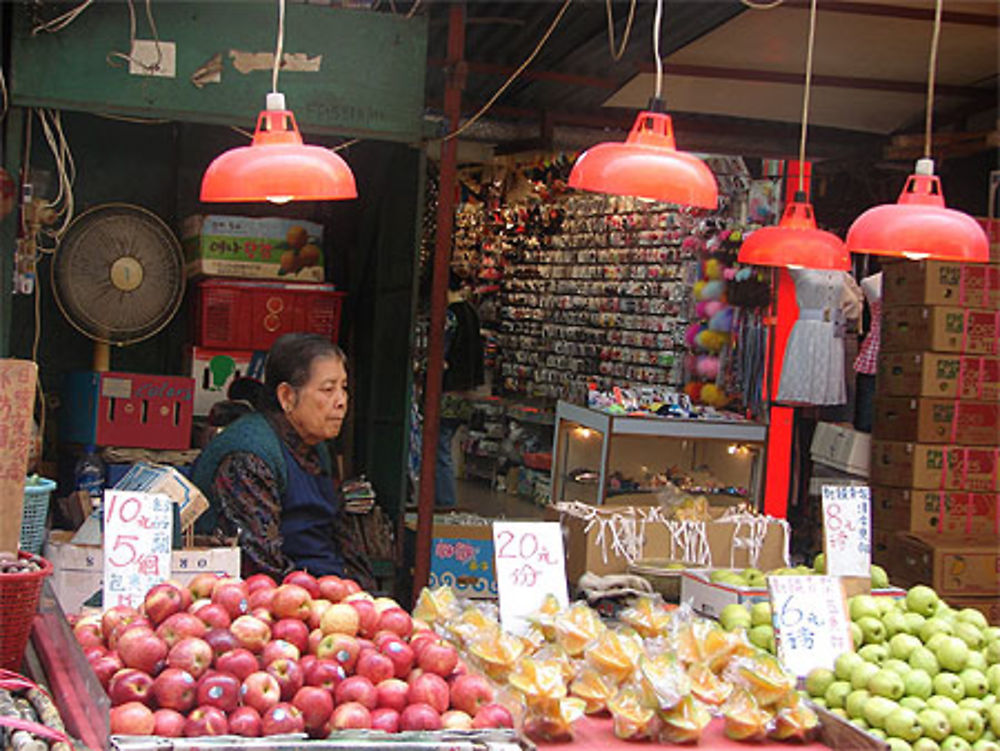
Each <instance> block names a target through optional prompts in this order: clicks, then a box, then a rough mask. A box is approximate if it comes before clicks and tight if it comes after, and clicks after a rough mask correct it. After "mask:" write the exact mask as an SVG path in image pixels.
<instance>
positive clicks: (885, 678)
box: [868, 668, 905, 701]
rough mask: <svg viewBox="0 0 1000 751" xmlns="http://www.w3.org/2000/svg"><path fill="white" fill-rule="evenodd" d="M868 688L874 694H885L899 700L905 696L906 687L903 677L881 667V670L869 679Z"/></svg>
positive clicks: (888, 697)
mask: <svg viewBox="0 0 1000 751" xmlns="http://www.w3.org/2000/svg"><path fill="white" fill-rule="evenodd" d="M868 690H869V691H871V693H872V694H873V695H874V696H884V697H885V698H887V699H892V700H893V701H898V700H899V699H901V698H903V693H904V690H905V689H904V686H903V679H902V678H900V677H899V675H898V674H897V673H894V672H892V671H891V670H886V669H885V668H879V671H878V672H877V673H875V675H873V676H872V677H871V679H870V680H869V681H868Z"/></svg>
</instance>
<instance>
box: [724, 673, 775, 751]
mask: <svg viewBox="0 0 1000 751" xmlns="http://www.w3.org/2000/svg"><path fill="white" fill-rule="evenodd" d="M722 716H723V717H725V722H726V725H725V733H726V736H727V737H729V738H732V739H733V740H734V741H762V740H764V738H766V737H767V727H768V722H770V720H771V713H770V712H767V711H766V710H763V709H761V708H760V707H759V706H758V705H757V700H756V699H754V698H753V696H752V695H751V694H750V692H749V691H747V690H746V689H745V688H743V687H742V686H738V687H736V689H734V690H733V693H732V694H731V695H730V697H729V700H728V701H727V702H726V704H725V706H724V707H723V708H722Z"/></svg>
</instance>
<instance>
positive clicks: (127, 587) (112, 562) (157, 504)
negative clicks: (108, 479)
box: [104, 490, 174, 609]
mask: <svg viewBox="0 0 1000 751" xmlns="http://www.w3.org/2000/svg"><path fill="white" fill-rule="evenodd" d="M172 505H173V503H172V501H171V500H170V497H169V496H166V495H163V494H161V493H137V492H135V491H132V490H107V491H105V493H104V608H105V609H107V608H110V607H111V606H112V605H131V606H132V607H138V606H139V605H141V604H142V600H143V597H145V595H146V592H147V591H149V589H150V587H152V586H153V585H154V584H159V583H160V582H162V581H165V580H167V579H169V578H170V541H171V539H172V538H173V523H174V517H173V509H172Z"/></svg>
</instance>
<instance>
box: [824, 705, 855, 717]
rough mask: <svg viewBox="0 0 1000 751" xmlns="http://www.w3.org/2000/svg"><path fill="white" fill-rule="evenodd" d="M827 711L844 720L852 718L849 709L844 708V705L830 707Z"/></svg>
mask: <svg viewBox="0 0 1000 751" xmlns="http://www.w3.org/2000/svg"><path fill="white" fill-rule="evenodd" d="M827 711H829V712H830V714H835V715H837V717H840V718H841V719H843V720H849V719H851V718H850V717H848V716H847V710H846V709H844V708H843V707H833V708H831V709H829V710H827Z"/></svg>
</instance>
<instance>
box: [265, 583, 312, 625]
mask: <svg viewBox="0 0 1000 751" xmlns="http://www.w3.org/2000/svg"><path fill="white" fill-rule="evenodd" d="M311 606H312V597H311V596H310V595H309V591H308V590H307V589H305V588H303V587H300V586H299V585H298V584H281V585H279V586H278V588H277V589H276V590H274V597H273V598H272V600H271V612H272V613H274V615H275V616H277V617H278V618H298V619H299V620H300V621H307V620H309V612H310V609H311Z"/></svg>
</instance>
